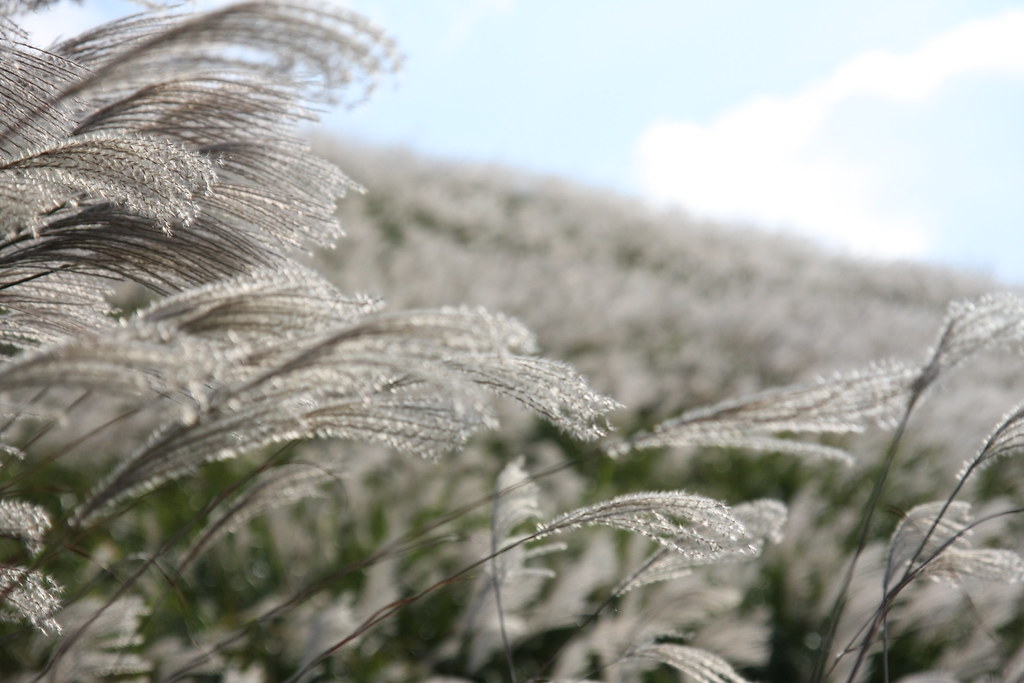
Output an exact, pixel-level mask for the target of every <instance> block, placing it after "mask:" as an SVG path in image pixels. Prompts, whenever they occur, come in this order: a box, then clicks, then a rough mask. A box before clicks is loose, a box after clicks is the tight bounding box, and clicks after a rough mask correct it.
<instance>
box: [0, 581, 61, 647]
mask: <svg viewBox="0 0 1024 683" xmlns="http://www.w3.org/2000/svg"><path fill="white" fill-rule="evenodd" d="M60 593H61V588H60V586H58V585H57V584H56V583H55V582H54V581H53V579H51V578H50V577H48V576H46V575H44V574H42V573H40V572H37V571H34V570H32V569H27V568H25V567H13V566H4V567H0V621H21V620H24V621H27V622H29V623H30V624H32V626H34V627H35V628H37V629H39V630H40V631H41V632H43V633H46V634H50V633H60V631H61V627H60V624H58V623H57V620H56V619H54V615H55V614H56V613H57V611H58V610H59V609H60Z"/></svg>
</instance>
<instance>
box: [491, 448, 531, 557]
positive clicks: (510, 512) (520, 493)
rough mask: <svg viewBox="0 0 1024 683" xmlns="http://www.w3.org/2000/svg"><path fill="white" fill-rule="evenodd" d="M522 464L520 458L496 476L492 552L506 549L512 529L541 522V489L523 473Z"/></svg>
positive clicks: (523, 466) (522, 459)
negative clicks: (536, 521)
mask: <svg viewBox="0 0 1024 683" xmlns="http://www.w3.org/2000/svg"><path fill="white" fill-rule="evenodd" d="M524 463H525V459H524V458H523V457H521V456H520V457H519V458H516V459H515V460H513V461H512V462H510V463H508V464H507V465H505V466H504V467H503V468H501V472H500V473H499V474H498V481H497V483H496V485H495V487H494V488H495V496H496V497H495V500H494V511H493V513H492V514H493V521H492V524H491V529H492V531H491V533H492V534H493V536H494V539H495V540H494V542H493V543H492V545H494V546H496V547H495V550H496V549H497V548H500V547H502V546H503V545H505V542H506V540H507V539H509V538H511V536H512V531H513V530H514V529H516V528H517V527H519V526H521V525H522V524H525V523H526V522H528V521H530V520H535V519H538V518H540V487H539V486H537V482H535V481H533V478H532V477H531V476H530V473H529V472H527V471H526V467H525V465H524Z"/></svg>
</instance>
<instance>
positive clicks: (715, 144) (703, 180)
mask: <svg viewBox="0 0 1024 683" xmlns="http://www.w3.org/2000/svg"><path fill="white" fill-rule="evenodd" d="M1021 36H1024V11H1020V10H1013V11H1009V12H1005V13H1002V14H1000V15H997V16H994V17H991V18H988V19H983V20H977V21H971V22H968V23H965V24H962V25H961V26H959V27H957V28H955V29H953V30H951V31H949V32H947V33H943V34H941V35H938V36H936V37H934V38H932V39H931V40H929V41H927V42H925V43H924V44H923V45H921V46H920V47H919V48H918V49H917V50H915V51H913V52H910V53H905V54H892V53H888V52H881V51H873V52H867V53H863V54H860V55H857V56H855V57H853V58H851V59H849V60H848V61H846V62H845V63H843V64H841V65H840V66H839V67H838V68H837V69H836V70H835V71H834V72H833V73H832V74H831V75H830V76H829V77H828V78H826V79H825V80H824V81H822V82H819V83H815V84H812V85H810V86H808V87H807V88H805V89H804V90H802V91H800V92H798V93H796V94H795V95H792V96H790V97H785V98H783V97H759V98H755V99H752V100H749V101H747V102H745V103H743V104H741V105H739V106H738V107H735V108H733V109H732V110H730V111H727V112H725V113H724V114H722V115H721V116H719V117H718V118H716V119H715V120H713V121H712V122H711V123H709V124H707V125H703V124H698V123H694V122H689V121H660V122H656V123H654V124H653V125H651V126H650V127H649V128H648V129H647V130H646V131H645V132H644V133H643V135H642V136H641V137H640V139H639V141H638V142H637V145H636V150H635V151H636V164H637V167H636V168H637V174H638V179H639V182H640V186H641V188H642V189H643V191H644V192H645V193H646V194H647V195H648V196H649V197H651V198H652V199H654V200H656V201H658V202H666V203H673V204H679V205H682V206H685V207H686V208H688V209H689V210H691V211H693V212H694V213H696V214H698V215H706V216H710V217H715V218H723V219H728V220H742V221H748V222H754V223H757V224H760V225H766V226H770V227H785V228H791V229H796V230H799V231H801V232H804V233H808V234H812V235H815V236H817V237H820V238H823V239H824V240H825V241H827V242H829V243H832V244H835V245H841V246H845V247H848V248H851V249H852V250H854V251H856V252H858V253H862V254H870V255H875V256H922V255H924V254H925V253H926V252H927V251H928V249H929V246H930V237H929V225H928V222H927V220H926V219H924V218H923V217H921V216H917V215H913V214H909V213H906V212H904V213H896V212H894V211H892V210H891V209H887V208H885V207H883V206H882V205H881V201H880V190H881V188H882V181H883V179H884V178H885V177H886V176H887V174H888V173H891V172H893V171H892V169H889V168H887V167H886V165H885V162H886V160H885V159H875V160H872V161H870V162H869V161H866V160H864V159H861V160H859V161H854V160H852V159H851V158H850V157H849V156H841V155H839V154H838V153H836V152H835V151H834V150H835V149H837V145H835V144H830V142H831V143H834V142H836V140H835V138H834V136H835V135H836V134H837V133H836V132H835V130H833V129H829V130H825V128H826V126H825V124H826V123H828V122H829V119H830V117H831V116H832V115H833V114H834V113H835V112H836V110H837V108H838V107H839V106H841V105H842V104H844V103H848V102H850V101H852V100H854V99H855V98H863V99H864V100H867V101H870V100H872V99H874V100H877V101H882V102H895V103H911V102H922V101H926V100H927V99H928V98H930V97H932V96H934V95H935V94H936V93H938V92H939V91H940V90H941V89H942V88H944V87H946V86H948V85H949V84H950V83H951V82H953V81H954V80H955V79H958V78H962V77H972V76H1009V77H1021V76H1024V40H1022V39H1021ZM833 128H834V127H833ZM830 136H833V137H832V138H831V139H830ZM935 143H936V144H941V141H935Z"/></svg>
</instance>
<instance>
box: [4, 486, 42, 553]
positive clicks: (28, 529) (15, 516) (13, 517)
mask: <svg viewBox="0 0 1024 683" xmlns="http://www.w3.org/2000/svg"><path fill="white" fill-rule="evenodd" d="M49 529H50V515H49V514H48V513H47V512H46V510H45V508H43V507H42V506H40V505H35V504H33V503H28V502H26V501H23V500H15V499H12V498H2V499H0V536H5V537H7V538H16V539H18V540H19V541H21V542H22V543H24V544H25V547H26V548H28V550H29V552H30V553H32V554H33V555H34V554H36V553H38V552H39V551H40V550H41V549H42V544H43V537H44V536H45V535H46V532H47V531H49Z"/></svg>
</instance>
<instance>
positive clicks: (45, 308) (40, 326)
mask: <svg viewBox="0 0 1024 683" xmlns="http://www.w3.org/2000/svg"><path fill="white" fill-rule="evenodd" d="M42 274H44V273H41V272H40V271H38V270H36V269H34V268H31V267H26V268H3V270H2V272H0V309H2V310H3V314H2V318H0V319H2V321H3V323H2V324H0V343H3V344H8V345H10V346H11V347H14V348H19V349H23V348H31V347H34V346H39V345H44V344H49V343H55V342H58V341H62V340H65V339H67V338H68V337H72V336H74V335H76V334H80V333H86V332H93V331H95V330H97V329H101V328H104V327H110V326H111V323H112V321H111V319H110V318H109V316H107V315H105V312H106V311H107V310H108V309H109V304H108V303H107V302H106V300H105V299H104V297H105V295H106V294H107V290H108V288H107V286H106V285H105V284H103V283H101V282H97V280H96V279H95V278H92V277H89V276H87V275H83V274H80V273H73V272H69V271H58V272H47V273H45V274H46V277H41V275H42ZM0 358H2V359H3V361H7V360H9V356H7V355H0Z"/></svg>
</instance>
